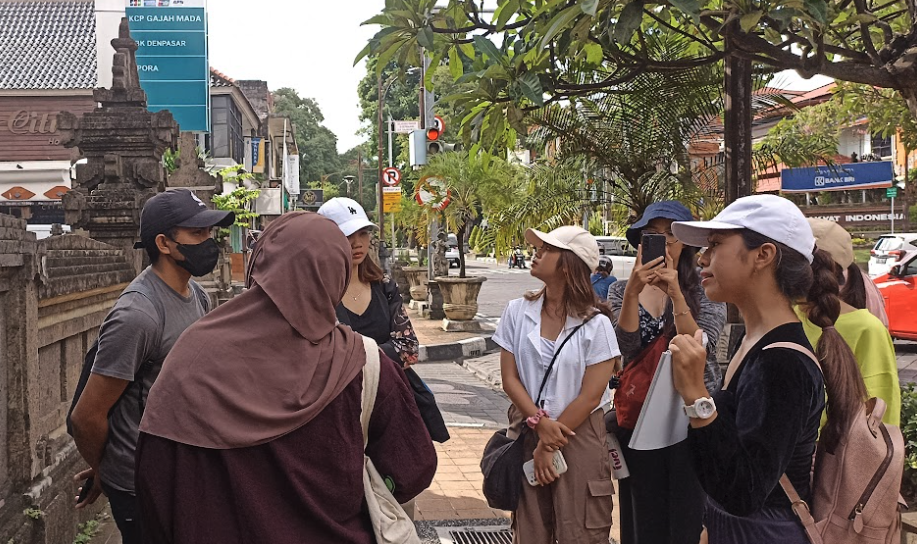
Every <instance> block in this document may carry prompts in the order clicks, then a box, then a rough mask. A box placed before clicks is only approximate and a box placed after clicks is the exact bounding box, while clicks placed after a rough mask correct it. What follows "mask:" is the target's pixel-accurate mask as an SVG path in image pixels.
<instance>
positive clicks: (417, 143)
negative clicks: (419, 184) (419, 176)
mask: <svg viewBox="0 0 917 544" xmlns="http://www.w3.org/2000/svg"><path fill="white" fill-rule="evenodd" d="M440 137H442V132H440V130H439V129H438V128H427V129H417V130H415V131H413V132H412V133H411V138H410V141H409V143H410V145H409V148H410V157H411V166H423V165H425V164H427V159H428V158H429V157H430V156H431V155H436V154H437V153H445V152H448V151H461V150H462V149H464V146H462V144H447V143H446V142H443V141H442V140H440Z"/></svg>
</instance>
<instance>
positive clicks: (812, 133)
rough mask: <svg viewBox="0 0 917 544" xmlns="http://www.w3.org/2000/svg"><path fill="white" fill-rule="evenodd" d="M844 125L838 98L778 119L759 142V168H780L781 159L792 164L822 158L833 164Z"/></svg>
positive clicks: (790, 165)
mask: <svg viewBox="0 0 917 544" xmlns="http://www.w3.org/2000/svg"><path fill="white" fill-rule="evenodd" d="M843 126H844V125H843V120H842V114H841V111H840V103H839V102H838V101H835V100H829V101H827V102H823V103H821V104H818V105H816V106H810V107H808V108H805V109H802V110H799V111H797V112H796V113H795V114H794V115H793V116H792V117H789V118H786V119H783V120H781V121H780V122H779V123H777V124H776V125H775V126H774V127H773V128H772V129H771V130H770V131H768V133H767V135H766V136H765V137H764V138H763V139H762V140H761V141H760V142H759V143H758V144H756V145H755V150H754V154H755V161H756V163H757V165H758V168H759V169H762V170H763V169H765V168H769V167H770V168H776V166H777V163H779V162H782V163H783V164H785V165H787V166H789V167H791V168H795V167H798V166H807V165H813V164H816V163H818V162H823V163H827V164H831V163H833V162H834V155H835V154H837V147H838V144H839V142H840V136H841V129H842V128H843Z"/></svg>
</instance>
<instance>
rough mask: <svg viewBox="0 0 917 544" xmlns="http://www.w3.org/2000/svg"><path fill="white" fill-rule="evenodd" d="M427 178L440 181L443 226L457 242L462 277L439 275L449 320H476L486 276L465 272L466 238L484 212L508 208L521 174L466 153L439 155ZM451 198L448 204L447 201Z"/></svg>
mask: <svg viewBox="0 0 917 544" xmlns="http://www.w3.org/2000/svg"><path fill="white" fill-rule="evenodd" d="M423 174H424V175H425V176H432V177H436V178H439V180H440V184H441V187H442V192H444V194H441V195H439V198H440V199H441V200H440V202H439V203H438V204H439V205H438V206H437V207H439V208H441V210H442V218H443V221H444V224H445V225H446V227H447V228H448V229H449V231H450V232H455V235H456V238H457V242H458V254H459V275H458V277H455V276H437V277H436V278H434V279H435V281H436V282H437V283H438V284H439V286H440V289H441V290H442V294H443V311H444V313H445V314H446V318H447V319H450V320H456V321H467V320H471V319H474V316H475V314H476V313H477V311H478V294H479V293H480V291H481V284H482V283H484V281H485V280H486V278H484V277H483V276H473V277H468V275H467V274H466V270H465V235H466V233H467V232H468V229H469V228H470V227H471V225H473V224H474V221H475V220H476V219H477V218H478V217H479V216H480V215H481V213H482V212H487V211H488V210H490V209H495V208H498V207H500V206H503V205H506V204H507V203H508V202H510V201H511V200H512V194H513V193H514V191H515V190H516V187H518V185H519V184H518V183H516V178H517V176H518V171H517V170H516V169H515V168H514V167H513V166H511V165H509V164H508V163H507V162H506V161H503V160H501V159H498V158H489V157H484V156H482V155H479V154H471V155H469V154H468V153H467V152H449V153H440V154H437V155H435V156H433V157H432V158H431V159H430V162H429V164H428V165H427V166H426V167H425V168H424V170H423ZM447 198H448V203H446V201H445V199H447Z"/></svg>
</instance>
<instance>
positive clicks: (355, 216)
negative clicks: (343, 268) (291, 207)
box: [318, 197, 449, 513]
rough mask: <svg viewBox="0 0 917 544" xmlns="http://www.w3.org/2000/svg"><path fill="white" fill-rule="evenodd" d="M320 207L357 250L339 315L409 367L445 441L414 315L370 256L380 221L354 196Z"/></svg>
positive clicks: (420, 401)
mask: <svg viewBox="0 0 917 544" xmlns="http://www.w3.org/2000/svg"><path fill="white" fill-rule="evenodd" d="M318 213H319V214H321V215H324V216H325V217H327V218H329V219H331V220H332V221H334V222H335V223H337V226H338V228H340V229H341V232H343V233H344V235H345V236H347V240H348V241H349V242H350V250H351V252H352V255H351V257H352V262H351V266H352V267H353V268H352V273H351V275H350V283H349V284H348V285H347V291H346V292H345V294H344V299H343V300H342V301H341V304H340V305H338V307H337V317H338V321H340V322H341V323H343V324H345V325H348V326H349V327H350V328H352V329H353V330H354V331H356V332H358V333H360V334H362V335H364V336H368V337H370V338H372V339H373V340H375V341H376V343H377V344H379V348H380V349H382V351H383V352H384V353H385V354H386V355H387V356H388V357H389V358H390V359H391V360H393V361H395V362H396V363H399V364H400V365H402V366H403V367H404V369H405V374H406V375H407V378H408V381H409V382H410V384H411V388H412V389H413V390H414V397H415V400H416V401H417V406H418V408H420V415H421V417H423V419H424V423H425V424H426V425H427V430H428V431H429V432H430V437H431V438H432V439H433V440H435V441H437V442H445V441H446V440H448V439H449V432H448V430H447V429H446V424H445V422H444V421H443V418H442V414H441V413H440V411H439V409H438V408H437V407H436V402H435V400H434V398H433V394H432V393H430V391H429V388H427V387H426V385H424V383H423V380H422V379H421V378H420V376H419V375H418V374H417V373H416V372H414V371H413V370H412V369H410V368H409V367H410V366H411V365H413V364H414V363H416V362H417V354H418V351H419V343H418V341H417V335H415V334H414V327H413V326H412V325H411V319H410V318H409V317H408V315H407V312H405V311H404V301H403V299H402V298H401V293H400V292H399V291H398V286H397V284H396V283H395V282H394V281H392V280H391V279H390V278H388V277H385V275H384V274H383V272H382V269H381V268H379V266H378V265H377V264H376V263H375V262H373V260H372V259H370V258H369V257H368V256H369V251H370V240H371V238H372V231H373V230H375V229H376V225H375V224H374V223H372V222H371V221H370V220H369V218H367V217H366V212H365V211H364V210H363V206H360V204H358V203H357V202H356V201H354V200H352V199H349V198H343V197H338V198H332V199H331V200H329V201H328V202H325V203H324V204H323V205H322V207H321V208H319V210H318ZM409 513H410V512H409Z"/></svg>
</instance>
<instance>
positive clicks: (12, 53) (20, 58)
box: [0, 0, 96, 89]
mask: <svg viewBox="0 0 917 544" xmlns="http://www.w3.org/2000/svg"><path fill="white" fill-rule="evenodd" d="M0 21H2V24H0V89H91V88H93V87H95V85H96V36H95V15H94V6H93V2H91V1H60V0H58V1H53V2H52V1H39V2H34V1H33V2H28V1H22V2H2V1H0Z"/></svg>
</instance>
